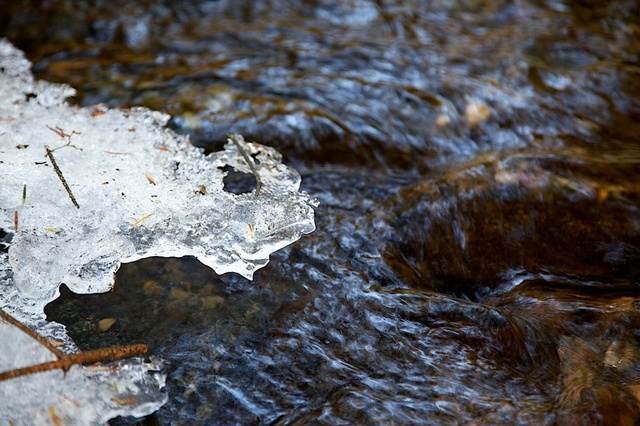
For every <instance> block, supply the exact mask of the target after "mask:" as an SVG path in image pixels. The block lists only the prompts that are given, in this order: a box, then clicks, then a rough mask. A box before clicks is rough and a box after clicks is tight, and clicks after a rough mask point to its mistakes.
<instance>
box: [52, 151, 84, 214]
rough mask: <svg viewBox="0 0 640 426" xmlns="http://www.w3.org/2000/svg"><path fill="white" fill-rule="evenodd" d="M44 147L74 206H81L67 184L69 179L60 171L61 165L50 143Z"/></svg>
mask: <svg viewBox="0 0 640 426" xmlns="http://www.w3.org/2000/svg"><path fill="white" fill-rule="evenodd" d="M44 149H45V150H46V151H47V157H49V160H50V161H51V165H52V166H53V170H55V171H56V174H57V175H58V178H59V179H60V182H62V186H64V189H65V190H66V191H67V194H69V198H71V202H72V203H73V205H74V206H76V208H78V209H79V208H80V206H79V205H78V202H77V201H76V197H74V196H73V193H72V192H71V188H69V185H68V184H67V181H66V180H65V179H64V176H63V175H62V172H61V171H60V167H58V164H57V163H56V159H55V158H53V151H51V148H49V145H45V147H44Z"/></svg>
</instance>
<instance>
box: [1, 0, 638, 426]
mask: <svg viewBox="0 0 640 426" xmlns="http://www.w3.org/2000/svg"><path fill="white" fill-rule="evenodd" d="M638 16H640V4H639V3H638V2H636V1H624V0H621V1H608V2H592V1H588V0H584V1H573V2H572V1H546V2H545V1H524V0H518V1H513V2H508V1H496V2H485V1H481V0H466V1H465V0H460V1H431V2H425V1H405V2H400V1H367V0H350V1H347V0H345V1H329V0H325V1H310V2H284V1H275V0H274V1H253V2H249V1H235V2H232V1H222V0H220V1H209V2H177V1H153V2H152V1H136V2H124V1H121V2H117V1H109V2H106V1H104V2H96V5H95V6H92V7H88V6H86V5H85V4H84V3H81V2H73V1H58V2H56V1H50V2H26V3H24V4H21V5H12V6H9V7H8V8H7V10H6V11H5V12H2V14H1V15H0V25H2V28H3V31H2V34H3V35H5V36H7V37H8V38H9V39H10V40H11V41H13V42H14V43H16V44H17V45H18V46H19V47H21V48H23V49H25V50H26V51H27V54H28V56H29V58H30V59H31V60H32V61H33V62H34V63H35V67H34V69H35V71H36V74H37V76H38V77H39V78H43V79H47V80H50V81H59V82H67V83H69V84H71V85H73V86H75V87H76V88H78V89H79V96H78V98H77V100H76V101H77V102H79V103H81V104H83V105H91V104H94V103H106V104H108V105H111V106H124V107H127V106H132V105H139V104H140V105H145V106H148V107H151V108H155V109H161V110H165V111H168V112H170V113H171V114H173V115H174V119H173V121H172V125H173V127H174V128H175V129H176V130H178V131H180V132H188V133H190V134H191V135H192V140H193V141H194V143H197V144H200V145H202V146H205V147H207V148H208V149H212V150H214V149H218V148H219V147H220V146H221V144H222V142H223V141H224V138H225V134H226V133H228V132H238V133H242V134H244V135H245V136H246V137H247V139H255V140H258V141H260V142H263V143H265V144H268V145H271V146H273V147H275V148H276V149H278V150H280V151H281V152H282V153H283V154H284V156H285V161H286V162H287V163H288V164H290V165H292V166H294V167H296V168H297V169H298V170H299V171H300V172H301V174H302V175H303V189H304V190H305V191H308V192H309V193H311V194H313V195H314V196H315V197H317V198H318V199H319V201H320V206H319V207H318V209H317V216H316V222H317V227H318V230H317V231H316V232H315V233H314V234H312V235H309V236H305V237H304V238H303V239H302V240H301V241H299V242H297V243H295V244H294V245H292V246H290V247H288V248H286V249H283V250H281V251H280V252H278V253H277V254H275V255H274V256H273V257H272V260H271V263H270V264H269V265H268V266H267V268H265V269H264V270H262V271H260V272H258V273H257V274H256V279H255V280H254V281H253V282H249V281H246V280H244V279H242V278H240V277H238V276H234V275H228V276H223V277H218V276H216V275H215V274H213V273H212V272H210V271H208V270H207V269H206V268H204V267H203V266H201V265H200V264H198V263H197V262H195V261H193V260H189V259H186V260H174V259H170V260H166V259H148V260H144V261H139V262H136V263H134V264H130V265H125V266H123V268H122V269H121V271H120V272H119V273H118V282H117V284H116V289H115V291H114V292H112V293H109V294H106V295H94V296H73V295H69V294H65V295H64V296H63V297H62V298H61V299H60V300H59V301H56V302H54V303H53V304H52V305H50V307H49V308H48V310H47V313H48V315H49V316H50V317H52V318H54V319H56V320H58V321H61V322H63V323H65V324H67V325H68V328H69V331H70V334H71V335H72V337H73V338H74V339H75V340H76V341H78V343H79V344H80V346H81V347H85V348H88V347H97V346H106V345H109V344H115V343H133V342H146V343H148V344H150V346H151V348H152V350H153V352H154V353H155V354H156V355H159V356H161V357H162V358H164V359H166V360H167V373H168V375H169V386H168V390H169V392H170V401H169V403H168V404H167V405H166V406H165V407H163V408H162V409H160V411H159V412H158V413H156V414H155V415H154V416H153V418H152V419H148V421H149V422H153V421H157V422H158V423H159V424H233V423H237V424H282V425H285V424H286V425H298V424H331V425H340V424H345V425H347V424H349V425H350V424H558V423H559V424H637V423H638V422H640V340H639V339H640V210H639V208H640V102H639V101H640V83H639V82H640V61H639V56H640V26H639V25H638V18H637V17H638ZM103 318H116V323H115V325H114V326H113V327H112V328H110V329H109V330H108V331H106V332H99V331H98V329H97V322H98V321H99V320H100V319H103Z"/></svg>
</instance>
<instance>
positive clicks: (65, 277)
mask: <svg viewBox="0 0 640 426" xmlns="http://www.w3.org/2000/svg"><path fill="white" fill-rule="evenodd" d="M29 67H30V64H29V62H28V61H27V60H26V59H25V58H24V56H23V54H22V53H21V52H19V51H18V50H16V49H14V48H13V47H12V46H11V45H10V44H9V43H7V42H5V41H2V40H0V287H1V288H2V289H1V291H0V309H3V310H5V311H8V312H10V313H11V314H12V315H14V316H16V317H18V318H19V319H20V320H22V321H23V322H26V323H29V324H30V325H31V326H32V327H34V328H36V329H38V331H39V332H40V333H41V334H43V335H45V336H47V337H50V338H58V339H62V340H68V338H67V337H66V336H65V335H64V330H63V328H62V327H61V326H58V325H56V324H49V323H46V321H44V314H43V309H44V306H45V305H46V304H47V303H48V302H50V301H51V300H53V299H55V298H56V297H57V296H58V294H59V293H58V287H59V285H60V284H61V283H65V284H67V285H68V286H69V288H70V289H71V290H73V291H75V292H78V293H98V292H104V291H107V290H109V289H110V288H111V286H112V285H113V277H114V274H115V272H116V270H117V269H118V267H119V265H120V263H121V262H131V261H134V260H137V259H140V258H144V257H150V256H186V255H191V256H195V257H197V258H198V259H199V260H200V261H201V262H202V263H204V264H206V265H208V266H210V267H211V268H213V269H214V270H215V271H216V272H217V273H219V274H222V273H226V272H232V271H233V272H237V273H239V274H241V275H243V276H245V277H246V278H249V279H251V278H252V277H253V274H254V272H255V271H256V270H257V269H259V268H261V267H263V266H265V265H266V264H267V262H268V261H269V255H270V254H271V253H273V252H274V251H276V250H278V249H280V248H282V247H284V246H286V245H288V244H291V243H292V242H294V241H296V240H297V239H299V238H300V237H301V235H303V234H306V233H310V232H312V231H313V230H314V229H315V225H314V211H313V207H314V201H313V200H312V199H310V198H309V196H308V195H307V194H306V193H303V192H299V191H298V189H299V185H300V176H299V175H298V173H297V172H295V171H294V170H291V169H289V168H287V167H286V166H285V165H283V164H282V163H281V156H280V154H279V153H277V152H276V151H275V150H273V149H271V148H268V147H266V146H263V145H260V144H257V143H248V142H244V140H243V139H242V137H241V136H237V139H238V141H239V144H240V146H241V147H242V149H243V150H244V151H245V153H246V154H248V158H243V156H242V155H240V154H241V153H240V152H239V151H238V148H237V147H236V146H235V145H234V144H232V143H228V144H227V145H226V146H225V147H224V150H223V151H221V152H217V153H212V154H209V155H207V156H205V155H204V154H203V152H202V150H201V149H198V148H195V147H193V146H192V145H190V143H189V141H188V139H187V138H186V137H184V136H179V135H176V134H175V133H174V132H172V131H170V130H168V129H166V128H164V125H165V124H166V122H167V120H168V118H169V117H168V116H167V115H165V114H162V113H159V112H153V111H149V110H146V109H142V108H139V109H132V110H126V111H122V110H110V109H107V108H104V107H101V106H95V107H93V108H78V107H73V106H70V105H68V104H66V103H65V98H66V97H68V96H71V95H73V93H74V90H73V89H71V88H70V87H67V86H63V85H54V84H49V83H44V82H35V81H34V79H33V76H32V75H31V73H30V70H29ZM247 160H249V161H252V162H253V163H254V165H255V167H256V168H257V172H258V175H259V177H260V180H261V190H260V194H259V195H258V194H256V191H255V190H253V191H251V192H248V193H243V194H239V195H237V194H232V193H230V192H227V191H225V190H224V185H223V177H224V176H225V175H226V173H227V172H226V170H228V169H229V167H230V168H233V169H235V170H236V171H239V172H244V173H252V168H251V167H249V165H248V163H247ZM11 234H13V238H12V240H11V242H10V243H9V244H8V245H7V247H8V249H7V247H4V249H3V245H2V244H3V242H2V239H4V240H8V239H9V237H10V236H11ZM3 235H4V237H3ZM3 251H4V252H3ZM3 330H5V331H6V328H5V329H0V339H5V338H6V337H3V336H5V334H4V333H5V331H3ZM18 349H19V348H18ZM18 349H16V350H18ZM3 356H4V354H0V362H1V361H2V357H3ZM2 368H3V367H2V363H0V369H2ZM56 374H57V373H56ZM0 405H1V404H0Z"/></svg>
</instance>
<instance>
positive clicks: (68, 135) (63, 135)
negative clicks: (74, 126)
mask: <svg viewBox="0 0 640 426" xmlns="http://www.w3.org/2000/svg"><path fill="white" fill-rule="evenodd" d="M45 126H46V127H47V129H49V130H51V131H52V132H53V133H55V134H56V135H58V136H60V137H61V138H62V139H66V140H67V143H66V144H64V145H62V146H59V147H57V148H55V149H53V151H55V150H56V149H60V148H64V147H65V146H70V147H73V148H75V149H79V150H80V151H82V148H79V147H77V146H75V145H73V144H72V143H71V136H73V135H79V134H80V132H76V131H75V130H72V131H71V133H65V131H64V130H62V129H61V128H60V127H58V126H56V127H55V128H53V127H49V125H47V124H45Z"/></svg>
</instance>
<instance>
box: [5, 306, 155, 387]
mask: <svg viewBox="0 0 640 426" xmlns="http://www.w3.org/2000/svg"><path fill="white" fill-rule="evenodd" d="M0 317H2V319H3V320H4V321H6V322H8V323H9V324H11V325H13V326H14V327H17V328H19V329H20V331H22V332H24V333H26V334H27V335H29V336H30V337H32V338H33V339H35V340H37V341H38V342H39V343H41V344H42V345H43V346H44V347H46V348H47V349H49V351H51V352H52V353H53V354H54V355H55V356H56V357H58V359H57V360H55V361H50V362H44V363H42V364H36V365H31V366H29V367H23V368H16V369H14V370H9V371H5V372H2V373H0V381H2V380H9V379H13V378H15V377H20V376H25V375H27V374H34V373H40V372H43V371H50V370H56V369H58V368H60V369H62V371H64V372H65V373H66V372H67V371H69V369H70V368H71V367H72V366H74V365H76V364H87V363H91V362H98V361H104V360H107V359H119V358H124V357H127V356H133V355H142V354H145V353H146V352H147V350H148V347H147V345H144V344H137V345H128V346H116V347H112V348H104V349H96V350H92V351H85V352H80V353H77V354H65V353H63V352H61V351H60V350H59V349H57V348H56V347H55V346H53V345H52V344H51V343H49V342H48V341H47V340H46V339H45V338H44V337H42V336H40V335H39V334H37V333H36V332H34V331H33V330H31V329H30V328H29V327H27V326H25V325H24V324H22V323H21V322H20V321H18V320H16V319H15V318H13V317H12V316H11V315H9V314H8V313H6V312H3V311H2V310H0Z"/></svg>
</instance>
